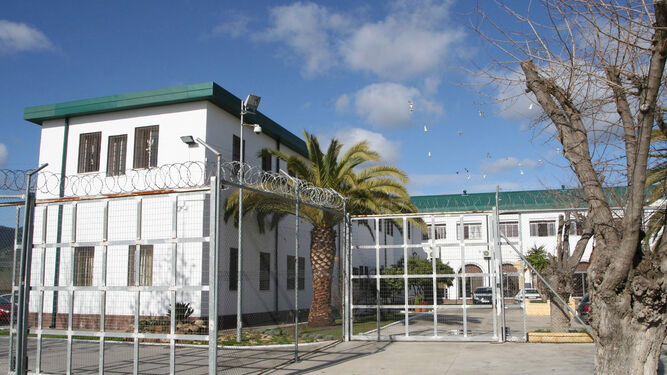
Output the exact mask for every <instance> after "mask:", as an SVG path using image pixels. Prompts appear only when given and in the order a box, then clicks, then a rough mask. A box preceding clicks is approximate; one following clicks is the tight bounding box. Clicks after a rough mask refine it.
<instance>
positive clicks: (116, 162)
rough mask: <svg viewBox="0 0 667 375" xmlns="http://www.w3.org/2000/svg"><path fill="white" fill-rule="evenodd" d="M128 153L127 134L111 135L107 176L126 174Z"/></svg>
mask: <svg viewBox="0 0 667 375" xmlns="http://www.w3.org/2000/svg"><path fill="white" fill-rule="evenodd" d="M126 154H127V134H123V135H114V136H111V137H109V150H108V152H107V176H120V175H123V174H125V158H126Z"/></svg>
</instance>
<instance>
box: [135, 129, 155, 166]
mask: <svg viewBox="0 0 667 375" xmlns="http://www.w3.org/2000/svg"><path fill="white" fill-rule="evenodd" d="M159 131H160V129H159V126H158V125H153V126H143V127H140V128H136V129H135V130H134V168H151V167H157V151H158V138H159Z"/></svg>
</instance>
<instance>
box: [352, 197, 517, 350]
mask: <svg viewBox="0 0 667 375" xmlns="http://www.w3.org/2000/svg"><path fill="white" fill-rule="evenodd" d="M471 214H474V215H476V216H485V217H486V220H487V241H486V242H485V243H484V244H485V245H487V246H488V248H489V251H490V253H491V254H490V255H491V269H490V270H487V271H488V272H487V273H482V274H480V275H479V276H482V277H489V278H490V279H491V285H490V287H491V288H492V293H493V296H492V299H493V304H492V311H495V314H493V336H492V337H490V338H487V337H482V338H480V337H474V336H473V337H469V336H468V335H467V316H466V310H467V309H468V308H470V306H468V305H467V303H466V299H465V297H464V298H463V299H462V304H461V305H455V307H444V306H443V305H438V304H437V296H436V298H435V299H434V302H433V303H434V304H433V305H431V306H429V308H431V309H433V311H436V312H437V311H438V310H440V309H447V308H457V309H458V308H460V309H462V314H463V330H464V331H463V332H464V335H463V339H461V338H456V339H453V338H451V337H447V336H437V332H438V328H437V313H435V314H433V320H434V328H433V333H434V335H433V336H410V335H409V331H408V325H409V309H410V308H413V309H414V308H416V307H417V306H416V305H409V304H408V298H407V296H406V297H405V299H404V304H403V305H402V306H396V307H397V308H403V309H404V314H405V320H404V323H403V324H404V325H405V328H406V333H405V336H396V337H390V336H386V337H384V336H381V327H380V314H379V311H380V308H381V302H380V300H379V295H380V280H381V279H383V278H388V277H383V276H385V275H380V274H379V264H378V262H379V255H378V252H379V250H380V249H382V248H384V249H387V248H401V247H402V248H403V255H404V259H407V255H406V254H407V249H408V248H421V249H423V248H424V245H423V242H422V243H419V244H408V243H407V236H406V235H404V236H403V244H394V245H380V244H379V236H378V233H379V230H378V229H379V221H380V220H381V219H391V220H395V219H397V218H399V219H400V218H402V220H403V224H404V225H405V224H406V223H407V220H408V219H409V218H421V219H422V220H424V221H427V219H429V220H430V222H431V226H430V231H431V233H430V238H429V247H431V248H432V249H433V250H432V252H431V262H432V267H433V273H432V274H430V275H409V277H423V278H432V279H433V283H434V284H435V283H436V278H437V277H436V276H440V277H449V276H451V277H458V278H460V282H463V283H464V284H463V291H464V293H465V278H466V273H465V268H463V272H461V273H460V274H457V273H455V274H442V275H436V274H435V248H436V247H438V248H439V247H441V246H435V243H434V241H435V240H434V238H435V226H434V225H433V224H434V222H435V221H434V220H435V218H436V217H437V216H449V217H452V216H459V223H460V225H459V226H458V231H460V233H459V237H458V238H459V240H458V244H457V245H455V246H459V247H460V248H461V252H462V258H461V260H462V262H463V266H462V267H465V253H464V252H465V244H466V240H465V239H464V238H463V237H464V236H463V233H462V232H463V230H464V227H463V223H464V222H463V217H464V216H467V215H471ZM364 219H371V220H374V226H373V227H374V234H375V235H374V237H375V244H374V245H353V244H352V236H351V232H352V230H351V226H352V221H355V220H364ZM499 223H500V221H499V212H498V210H497V207H494V209H493V210H490V211H474V212H428V213H409V214H393V215H355V216H350V215H347V220H346V233H347V237H346V242H347V243H346V246H345V254H344V265H345V267H344V298H343V305H344V307H345V308H344V312H345V316H344V322H343V330H344V332H343V337H344V340H345V341H350V340H359V341H483V342H504V341H506V340H507V335H506V332H507V325H506V322H505V309H506V308H505V305H504V298H505V296H504V291H503V288H502V276H503V271H502V254H501V238H500V231H499ZM353 249H375V250H376V253H375V265H376V274H375V275H372V276H371V275H367V276H365V277H355V275H352V250H353ZM522 261H523V259H522ZM357 276H359V275H357ZM409 277H408V273H407V262H404V273H403V275H402V278H403V279H404V280H405V284H404V285H407V280H408V278H409ZM361 278H367V279H375V280H376V304H375V305H354V304H353V303H352V301H353V298H352V297H353V296H352V294H353V285H352V280H353V279H361ZM433 289H434V291H433V292H434V293H436V291H435V289H436V288H435V287H434V288H433ZM404 293H405V294H407V293H408V290H407V287H406V288H405V290H404ZM520 306H521V307H520V308H521V309H522V310H523V317H524V335H523V336H524V338H525V336H526V335H525V320H526V317H525V315H526V311H525V302H522V304H521V305H520ZM355 308H375V309H376V319H377V328H376V332H377V335H376V336H375V337H372V336H362V335H354V332H353V311H354V309H355ZM498 320H500V322H498ZM498 323H500V324H498ZM370 332H372V331H370Z"/></svg>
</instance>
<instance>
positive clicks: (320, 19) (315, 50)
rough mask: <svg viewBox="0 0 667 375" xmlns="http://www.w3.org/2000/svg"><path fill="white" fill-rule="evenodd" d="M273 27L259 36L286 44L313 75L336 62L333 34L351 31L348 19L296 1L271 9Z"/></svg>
mask: <svg viewBox="0 0 667 375" xmlns="http://www.w3.org/2000/svg"><path fill="white" fill-rule="evenodd" d="M270 18H271V23H272V25H271V27H270V28H269V29H268V30H266V31H265V32H263V33H262V34H263V35H262V36H260V35H259V34H258V36H257V38H258V39H265V40H269V41H280V42H283V43H285V44H287V45H288V46H289V47H290V48H291V49H292V50H293V51H294V52H295V53H296V55H297V57H298V59H299V61H303V64H304V66H303V72H304V74H306V75H314V74H318V73H321V72H323V71H326V70H327V69H329V68H330V67H331V66H333V65H335V64H336V60H337V57H336V53H335V51H334V46H333V41H332V39H334V35H335V34H337V33H341V32H344V31H345V30H348V29H349V27H350V25H349V23H348V22H349V20H348V19H347V18H346V17H344V16H342V15H340V14H337V13H332V12H330V11H329V10H328V9H327V8H325V7H323V6H320V5H317V4H313V3H301V2H297V3H294V4H292V5H286V6H278V7H275V8H272V9H271V10H270Z"/></svg>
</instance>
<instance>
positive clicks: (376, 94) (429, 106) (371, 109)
mask: <svg viewBox="0 0 667 375" xmlns="http://www.w3.org/2000/svg"><path fill="white" fill-rule="evenodd" d="M350 100H353V101H354V103H353V105H352V106H353V107H354V111H355V113H356V114H357V115H359V116H362V117H364V118H365V119H366V121H367V122H368V123H370V124H372V125H373V126H376V127H379V128H399V127H401V126H403V125H406V124H409V123H410V110H409V106H408V101H412V102H414V106H415V110H419V111H420V112H425V113H430V114H442V112H443V108H442V106H441V105H440V104H438V103H436V102H433V101H431V100H428V99H426V98H424V96H423V95H422V94H421V93H420V91H419V90H418V89H416V88H414V87H407V86H403V85H401V84H398V83H391V82H384V83H374V84H371V85H368V86H366V87H364V88H362V89H361V90H359V91H357V92H356V93H354V94H352V95H348V94H343V95H341V96H340V97H339V98H338V99H337V100H336V110H338V111H346V110H347V109H348V108H349V106H350Z"/></svg>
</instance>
